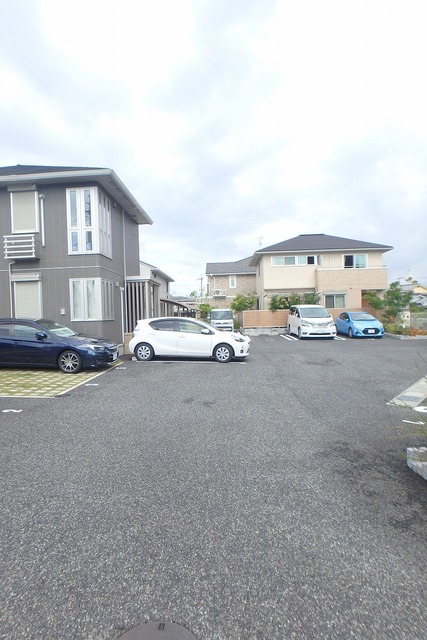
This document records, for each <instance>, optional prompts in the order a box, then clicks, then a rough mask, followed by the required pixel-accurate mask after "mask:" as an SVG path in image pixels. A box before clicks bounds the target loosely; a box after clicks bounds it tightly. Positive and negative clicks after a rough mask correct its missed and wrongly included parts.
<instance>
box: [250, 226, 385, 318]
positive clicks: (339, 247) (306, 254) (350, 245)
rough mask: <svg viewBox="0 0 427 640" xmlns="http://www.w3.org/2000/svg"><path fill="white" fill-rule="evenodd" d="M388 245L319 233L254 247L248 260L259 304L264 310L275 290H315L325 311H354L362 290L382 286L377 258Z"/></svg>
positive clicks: (279, 292) (382, 271)
mask: <svg viewBox="0 0 427 640" xmlns="http://www.w3.org/2000/svg"><path fill="white" fill-rule="evenodd" d="M392 248H393V247H390V246H387V245H383V244H375V243H372V242H364V241H361V240H351V239H349V238H340V237H337V236H329V235H325V234H323V233H320V234H303V235H299V236H296V237H295V238H291V239H290V240H285V241H283V242H279V243H277V244H274V245H271V246H270V247H266V248H264V249H259V250H258V251H256V252H255V253H254V255H253V256H252V259H251V260H250V263H249V264H250V265H251V266H252V267H255V268H256V291H257V295H258V300H259V308H260V309H268V308H269V303H270V300H271V297H272V296H273V295H275V294H276V295H290V294H292V293H298V294H303V293H317V294H318V296H319V304H322V305H324V306H325V307H328V308H329V309H338V308H352V309H359V308H361V307H362V298H363V293H364V292H365V291H378V292H379V293H381V292H382V291H384V290H385V289H387V287H388V277H387V267H386V266H384V265H383V261H382V256H383V254H384V253H385V252H386V251H390V250H391V249H392Z"/></svg>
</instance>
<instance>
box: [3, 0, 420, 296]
mask: <svg viewBox="0 0 427 640" xmlns="http://www.w3.org/2000/svg"><path fill="white" fill-rule="evenodd" d="M0 10H1V13H0V15H1V19H0V134H1V135H0V166H6V165H13V164H46V165H75V166H93V167H109V168H111V169H114V171H115V172H116V173H117V174H118V176H119V177H120V179H121V180H122V181H123V182H124V183H125V185H126V186H127V187H128V188H129V190H130V191H131V192H132V193H133V195H134V196H135V197H136V199H137V200H138V201H139V203H140V204H141V205H142V206H143V208H144V209H145V210H146V211H147V213H148V214H149V216H150V217H151V218H152V220H153V225H152V226H150V227H148V226H144V227H142V229H141V259H143V260H144V261H146V262H149V263H151V264H153V265H155V266H157V267H158V268H159V269H161V270H162V271H165V272H166V273H167V274H168V275H170V276H171V277H172V278H174V279H175V283H173V284H172V287H171V290H172V293H174V294H184V295H185V294H189V293H190V292H191V291H193V290H196V289H197V290H200V280H199V278H200V277H201V276H203V277H204V276H205V267H206V263H207V262H223V261H227V262H228V261H234V260H240V259H242V258H245V257H247V256H250V255H252V254H253V252H254V251H256V250H257V249H259V248H261V247H266V246H269V245H271V244H274V243H276V242H280V241H282V240H286V239H288V238H292V237H294V236H296V235H299V234H301V233H326V234H330V235H337V236H344V237H347V238H354V239H357V240H366V241H369V242H378V243H381V244H386V245H391V246H393V247H394V250H393V251H391V252H389V253H387V254H385V256H384V261H385V264H387V266H388V268H389V279H390V281H391V280H395V279H397V278H399V277H401V278H405V277H408V276H412V277H414V278H416V279H418V280H419V281H421V282H424V284H426V285H427V250H426V244H427V215H426V210H427V84H426V72H425V64H426V60H427V37H426V35H425V24H426V16H427V6H426V2H425V0H155V1H153V0H73V1H72V2H70V0H0Z"/></svg>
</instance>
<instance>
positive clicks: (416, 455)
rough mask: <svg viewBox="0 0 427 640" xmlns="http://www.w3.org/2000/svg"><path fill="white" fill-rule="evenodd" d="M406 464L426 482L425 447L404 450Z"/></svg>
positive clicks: (426, 461)
mask: <svg viewBox="0 0 427 640" xmlns="http://www.w3.org/2000/svg"><path fill="white" fill-rule="evenodd" d="M406 464H407V465H408V467H409V468H410V469H412V471H415V473H418V475H420V476H421V477H422V478H424V480H427V447H419V448H418V449H416V448H413V447H410V448H408V449H406Z"/></svg>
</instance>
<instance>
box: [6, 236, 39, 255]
mask: <svg viewBox="0 0 427 640" xmlns="http://www.w3.org/2000/svg"><path fill="white" fill-rule="evenodd" d="M3 246H4V257H5V260H38V259H39V256H38V255H37V243H36V238H35V235H34V233H19V234H16V235H13V236H3Z"/></svg>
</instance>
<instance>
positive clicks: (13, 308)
mask: <svg viewBox="0 0 427 640" xmlns="http://www.w3.org/2000/svg"><path fill="white" fill-rule="evenodd" d="M144 224H152V221H151V219H150V218H149V216H148V215H147V214H146V212H145V211H144V209H143V208H142V207H141V206H140V205H139V204H138V202H137V201H136V200H135V198H134V197H133V195H132V194H131V193H130V192H129V191H128V189H127V188H126V187H125V185H124V184H123V183H122V182H121V180H120V179H119V178H118V177H117V175H116V174H115V173H114V171H113V170H112V169H106V168H89V167H56V166H55V167H52V166H28V165H17V166H13V167H1V168H0V233H1V236H2V237H3V246H4V251H3V255H2V256H1V257H0V294H1V295H0V316H14V317H28V318H40V317H46V318H52V319H53V320H57V321H59V322H62V323H63V324H66V325H69V326H71V327H72V328H73V329H75V330H76V331H78V332H81V333H88V334H92V335H94V336H104V337H106V338H110V339H112V340H114V341H115V342H117V343H121V342H123V338H124V333H125V332H126V331H131V330H132V328H133V326H132V325H134V323H135V321H136V320H137V319H139V317H142V314H143V308H142V306H141V305H140V306H139V308H138V309H129V308H128V306H127V303H128V301H127V290H126V289H127V286H128V285H127V282H128V279H129V278H130V277H131V276H138V275H139V274H140V261H139V227H140V225H144ZM131 311H135V314H136V317H131V313H130V312H131Z"/></svg>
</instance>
